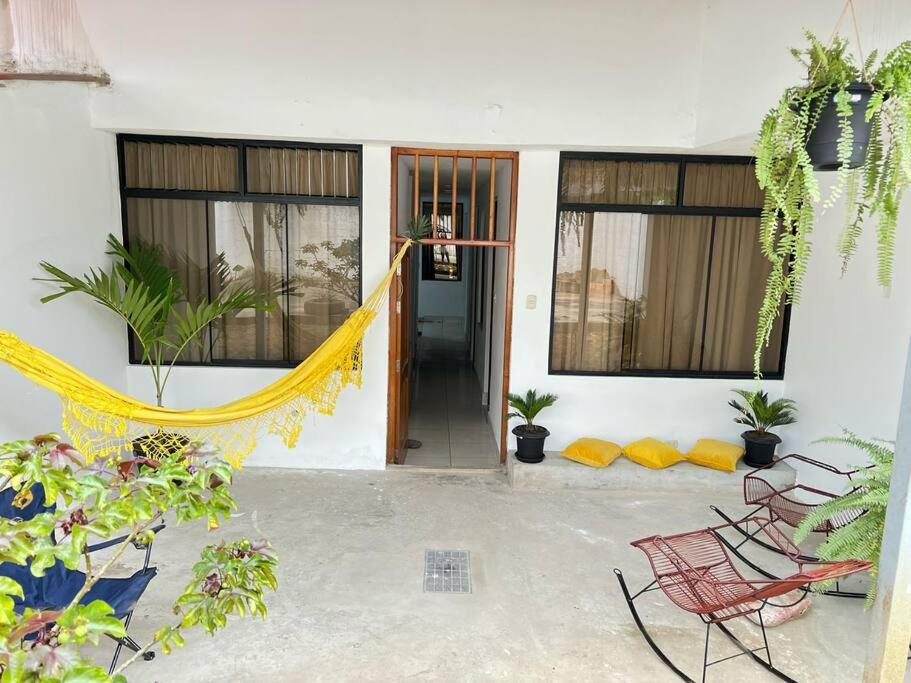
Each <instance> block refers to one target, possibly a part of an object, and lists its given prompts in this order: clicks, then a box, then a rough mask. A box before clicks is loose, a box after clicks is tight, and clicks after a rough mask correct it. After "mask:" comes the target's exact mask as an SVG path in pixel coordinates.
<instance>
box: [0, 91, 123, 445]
mask: <svg viewBox="0 0 911 683" xmlns="http://www.w3.org/2000/svg"><path fill="white" fill-rule="evenodd" d="M0 152H2V163H0V291H2V292H3V293H4V295H3V305H2V309H0V310H2V312H0V329H3V330H8V331H11V332H14V333H16V334H18V335H19V336H20V337H22V338H23V339H25V340H26V341H28V342H30V343H32V344H35V345H36V346H40V347H41V348H43V349H45V350H47V351H49V352H51V353H53V354H55V355H57V356H59V357H60V358H62V359H63V360H66V361H68V362H70V363H72V364H73V365H75V366H76V367H78V368H79V369H80V370H83V371H84V372H87V373H88V374H90V375H91V376H92V377H95V378H97V379H98V380H100V381H102V382H105V383H107V384H109V385H111V386H113V387H114V388H116V389H123V388H124V368H125V366H126V356H127V347H126V332H125V327H124V326H123V325H121V324H120V323H119V322H117V320H116V319H115V318H114V316H113V315H111V314H108V313H107V312H106V311H104V310H103V309H102V308H101V307H100V306H98V305H97V304H94V303H92V302H91V301H89V300H88V299H87V298H84V297H82V296H81V295H77V294H72V295H69V296H67V297H65V298H64V299H62V300H58V301H55V302H52V303H49V304H41V303H40V302H39V299H40V298H41V297H42V296H44V295H46V294H49V293H51V292H53V291H54V290H53V288H52V287H51V286H50V285H47V284H45V283H42V282H35V281H34V280H33V278H35V277H40V276H41V275H42V273H43V271H41V270H40V269H39V268H38V262H39V261H42V260H46V261H49V262H51V263H53V264H54V265H57V266H60V267H61V268H63V269H64V270H67V271H69V272H72V273H77V274H81V273H82V272H84V271H85V269H86V268H87V267H88V266H91V265H101V264H104V263H106V262H107V257H106V256H105V255H104V249H105V237H106V236H107V234H108V233H109V232H113V233H114V234H118V233H119V232H120V199H119V197H118V194H117V168H116V154H115V151H114V136H113V135H111V134H110V133H107V132H104V131H98V130H94V129H92V128H91V127H90V124H89V110H88V93H87V90H86V87H85V86H84V85H74V84H62V83H61V84H46V83H33V84H28V83H12V84H8V85H7V86H6V87H0ZM59 428H60V402H59V400H58V399H57V397H56V396H54V395H53V394H52V393H50V392H49V391H47V390H46V389H42V388H39V387H38V386H37V385H35V384H32V383H31V382H29V381H28V380H26V379H24V378H22V377H21V376H20V375H18V374H16V373H15V372H13V371H12V370H11V369H9V368H8V367H7V366H5V365H2V364H0V441H5V440H9V439H15V438H23V437H30V436H33V435H35V434H39V433H42V432H47V431H50V430H58V429H59Z"/></svg>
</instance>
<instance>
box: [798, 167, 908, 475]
mask: <svg viewBox="0 0 911 683" xmlns="http://www.w3.org/2000/svg"><path fill="white" fill-rule="evenodd" d="M818 176H819V179H820V181H821V183H822V186H823V188H826V187H828V185H829V183H830V182H831V176H830V175H829V174H818ZM843 216H844V210H843V207H842V205H841V204H839V205H836V206H835V207H833V208H832V209H831V210H830V211H828V212H826V213H825V214H823V215H822V216H821V217H820V218H819V221H818V223H817V226H816V229H815V231H814V249H813V255H812V257H811V259H810V265H809V268H808V272H807V279H806V284H805V287H804V293H803V297H802V299H801V302H800V305H799V306H798V307H797V308H796V309H795V310H794V312H793V314H792V316H791V333H790V338H789V343H788V361H787V368H786V371H785V389H786V392H787V395H788V396H789V397H790V398H793V399H795V400H796V401H797V403H798V407H799V411H800V412H799V422H798V423H797V424H795V425H794V426H792V427H789V428H788V429H787V430H782V435H783V436H784V437H785V441H784V443H783V444H782V450H783V451H784V452H793V451H796V452H801V453H804V454H805V455H808V456H810V457H813V458H816V459H818V460H823V461H825V462H831V463H833V464H836V465H839V464H840V465H852V464H854V465H856V464H862V463H863V462H864V461H865V458H864V456H863V454H861V453H860V452H858V451H856V450H852V449H848V448H845V447H841V446H833V445H829V444H826V445H823V444H812V442H813V441H815V440H816V439H819V438H821V437H825V436H838V435H840V433H841V428H842V427H845V428H847V429H850V430H851V431H854V432H856V433H857V434H858V435H860V436H863V437H878V438H883V439H888V440H894V439H895V437H896V433H897V429H898V411H899V401H900V397H901V390H902V379H903V374H902V373H903V369H904V363H905V358H906V354H907V352H908V340H909V338H911V270H909V267H908V264H909V263H911V234H909V233H911V206H909V205H908V202H907V200H906V202H905V207H904V209H903V212H902V215H901V218H900V221H899V226H898V230H897V232H898V242H897V245H896V247H897V248H896V255H895V261H896V264H897V267H896V268H895V273H894V275H895V279H894V281H893V284H892V287H891V288H890V289H889V290H883V289H882V288H880V287H879V286H878V285H877V284H876V261H877V259H876V240H875V237H874V234H873V232H872V229H873V227H874V226H875V224H876V222H875V221H870V223H869V224H868V225H867V232H866V235H865V237H864V239H863V241H862V243H861V246H860V249H859V250H858V252H857V254H855V255H854V258H853V259H852V260H851V263H850V265H849V267H848V271H847V273H845V275H844V276H843V277H842V275H841V258H840V257H839V256H838V253H837V250H836V240H837V237H838V233H839V231H840V230H841V226H842V219H843ZM804 474H805V475H806V476H807V478H808V480H815V481H817V483H825V481H826V480H825V477H822V478H814V477H813V476H812V475H813V474H814V472H813V471H812V470H811V469H809V468H805V470H804Z"/></svg>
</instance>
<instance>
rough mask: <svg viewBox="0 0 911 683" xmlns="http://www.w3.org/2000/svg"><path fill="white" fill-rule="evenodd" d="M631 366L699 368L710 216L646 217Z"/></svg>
mask: <svg viewBox="0 0 911 683" xmlns="http://www.w3.org/2000/svg"><path fill="white" fill-rule="evenodd" d="M646 218H647V219H648V225H647V227H646V229H645V234H644V236H643V238H642V239H643V243H642V245H641V247H642V249H643V250H644V252H645V262H644V264H643V268H644V277H643V285H644V286H643V288H642V290H641V292H640V297H641V301H640V303H639V305H638V306H637V309H636V314H635V316H634V317H633V320H632V343H631V356H630V359H629V365H628V367H629V368H631V369H637V370H677V371H694V370H698V369H699V361H700V356H701V352H702V327H703V317H704V313H705V296H706V285H707V281H706V280H707V276H708V255H709V241H710V239H711V232H712V218H711V216H648V217H646Z"/></svg>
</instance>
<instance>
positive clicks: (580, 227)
mask: <svg viewBox="0 0 911 683" xmlns="http://www.w3.org/2000/svg"><path fill="white" fill-rule="evenodd" d="M711 226H712V219H711V217H704V216H656V215H645V214H638V213H573V212H564V213H562V214H561V221H560V237H559V240H558V251H557V286H556V290H555V292H554V330H553V352H552V359H551V360H552V363H551V365H552V368H553V369H554V370H577V371H597V372H621V371H624V370H675V371H687V370H698V369H699V364H700V357H701V351H702V327H703V317H704V311H705V296H706V284H707V281H706V279H707V274H708V251H709V241H710V238H711Z"/></svg>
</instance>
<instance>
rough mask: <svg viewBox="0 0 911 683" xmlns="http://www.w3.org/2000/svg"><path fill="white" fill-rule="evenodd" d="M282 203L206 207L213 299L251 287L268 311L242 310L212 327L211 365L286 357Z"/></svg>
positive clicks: (285, 209) (285, 217)
mask: <svg viewBox="0 0 911 683" xmlns="http://www.w3.org/2000/svg"><path fill="white" fill-rule="evenodd" d="M287 211H288V207H287V206H286V205H285V204H263V203H252V202H209V235H210V237H209V239H210V240H211V245H210V253H211V254H212V267H211V268H210V271H211V288H212V295H213V296H215V295H216V294H218V293H219V292H221V291H223V290H225V289H227V288H229V287H231V286H234V285H236V284H243V285H246V286H249V285H252V286H253V287H255V288H256V290H257V291H258V292H260V293H261V294H262V295H264V296H266V295H271V296H270V300H271V303H272V306H273V308H272V310H269V311H265V310H254V309H247V310H243V311H240V312H239V313H237V314H235V315H232V316H228V317H227V318H223V319H221V320H220V321H219V322H218V323H217V324H216V325H213V328H214V329H213V333H214V335H215V336H214V340H213V344H212V355H213V358H214V359H216V360H262V361H275V360H284V359H286V358H287V354H286V350H285V334H284V324H285V323H284V316H285V311H284V304H285V302H284V298H283V297H282V296H281V294H280V292H281V291H282V290H283V284H284V272H285V230H286V222H287Z"/></svg>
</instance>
